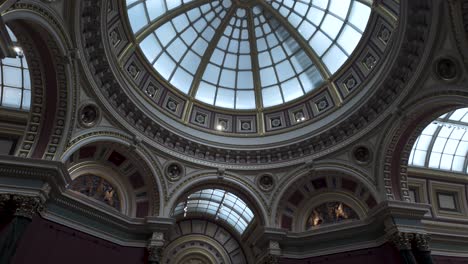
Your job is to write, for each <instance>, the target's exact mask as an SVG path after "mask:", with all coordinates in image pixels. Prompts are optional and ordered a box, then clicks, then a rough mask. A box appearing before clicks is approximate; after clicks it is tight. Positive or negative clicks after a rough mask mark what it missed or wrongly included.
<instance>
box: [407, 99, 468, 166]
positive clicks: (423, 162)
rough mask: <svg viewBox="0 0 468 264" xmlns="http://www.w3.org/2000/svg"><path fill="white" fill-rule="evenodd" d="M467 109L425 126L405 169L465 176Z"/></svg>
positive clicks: (466, 161)
mask: <svg viewBox="0 0 468 264" xmlns="http://www.w3.org/2000/svg"><path fill="white" fill-rule="evenodd" d="M467 157H468V108H461V109H458V110H455V111H452V112H449V113H446V114H444V115H442V116H440V117H439V118H437V119H436V120H434V121H433V122H432V123H431V124H429V125H428V126H427V127H426V128H425V129H424V130H423V131H422V133H421V135H420V136H419V137H418V139H417V140H416V142H415V143H414V146H413V149H412V151H411V155H410V158H409V161H408V164H409V165H412V166H418V167H427V168H433V169H441V170H448V171H455V172H462V173H468V168H467V163H468V160H467Z"/></svg>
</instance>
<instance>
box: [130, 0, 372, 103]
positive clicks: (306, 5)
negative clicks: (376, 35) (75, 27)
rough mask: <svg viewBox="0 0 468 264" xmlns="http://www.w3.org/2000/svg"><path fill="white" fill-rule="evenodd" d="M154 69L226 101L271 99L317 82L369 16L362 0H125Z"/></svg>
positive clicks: (200, 94)
mask: <svg viewBox="0 0 468 264" xmlns="http://www.w3.org/2000/svg"><path fill="white" fill-rule="evenodd" d="M127 10H128V16H129V21H130V26H131V28H132V30H133V32H134V35H135V39H136V41H137V43H138V44H139V46H140V48H141V51H142V52H143V54H144V55H145V56H146V58H147V60H148V61H149V63H151V64H152V65H153V67H154V68H155V70H156V71H157V72H158V73H159V74H160V75H161V77H163V78H164V79H165V80H167V81H168V82H169V83H171V84H172V85H173V86H174V87H175V88H176V89H178V90H180V91H181V92H183V93H185V94H187V95H189V96H191V97H194V98H195V99H198V100H199V101H202V102H204V103H207V104H210V105H214V106H218V107H222V108H230V109H255V108H264V107H271V106H275V105H279V104H283V103H285V102H288V101H291V100H294V99H296V98H299V97H301V96H303V95H305V94H307V93H308V92H310V91H312V90H314V89H316V88H317V87H319V86H320V85H321V84H322V83H323V82H324V81H325V80H327V79H328V78H329V76H331V75H333V74H334V73H335V72H336V71H338V69H339V68H340V67H341V66H342V65H343V64H344V63H345V62H346V60H347V59H348V58H349V57H350V56H351V54H352V52H353V51H354V49H355V48H356V46H357V44H358V42H359V40H360V39H361V37H362V34H363V32H364V30H365V28H366V26H367V22H368V20H369V17H370V13H371V7H370V1H364V0H307V1H306V0H298V1H293V0H239V1H231V0H215V1H203V0H177V1H172V0H171V1H169V0H127Z"/></svg>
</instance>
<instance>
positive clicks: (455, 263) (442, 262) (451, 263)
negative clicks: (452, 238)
mask: <svg viewBox="0 0 468 264" xmlns="http://www.w3.org/2000/svg"><path fill="white" fill-rule="evenodd" d="M432 259H433V260H434V263H435V264H466V263H468V258H456V257H445V256H432Z"/></svg>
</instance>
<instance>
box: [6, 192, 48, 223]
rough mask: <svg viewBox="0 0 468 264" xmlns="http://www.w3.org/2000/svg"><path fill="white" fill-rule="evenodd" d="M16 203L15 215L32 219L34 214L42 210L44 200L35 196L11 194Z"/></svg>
mask: <svg viewBox="0 0 468 264" xmlns="http://www.w3.org/2000/svg"><path fill="white" fill-rule="evenodd" d="M11 200H13V202H14V203H15V204H16V211H15V216H22V217H26V218H29V219H32V218H33V216H34V215H36V214H38V213H40V212H41V211H42V210H44V202H43V201H42V200H41V199H40V198H39V197H37V196H26V195H16V194H15V195H11Z"/></svg>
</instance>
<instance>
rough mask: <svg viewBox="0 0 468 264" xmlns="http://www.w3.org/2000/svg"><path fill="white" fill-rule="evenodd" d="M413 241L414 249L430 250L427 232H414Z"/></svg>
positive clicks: (429, 237)
mask: <svg viewBox="0 0 468 264" xmlns="http://www.w3.org/2000/svg"><path fill="white" fill-rule="evenodd" d="M414 241H415V246H416V249H417V250H419V251H431V249H430V246H429V242H431V236H430V235H428V234H414Z"/></svg>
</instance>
